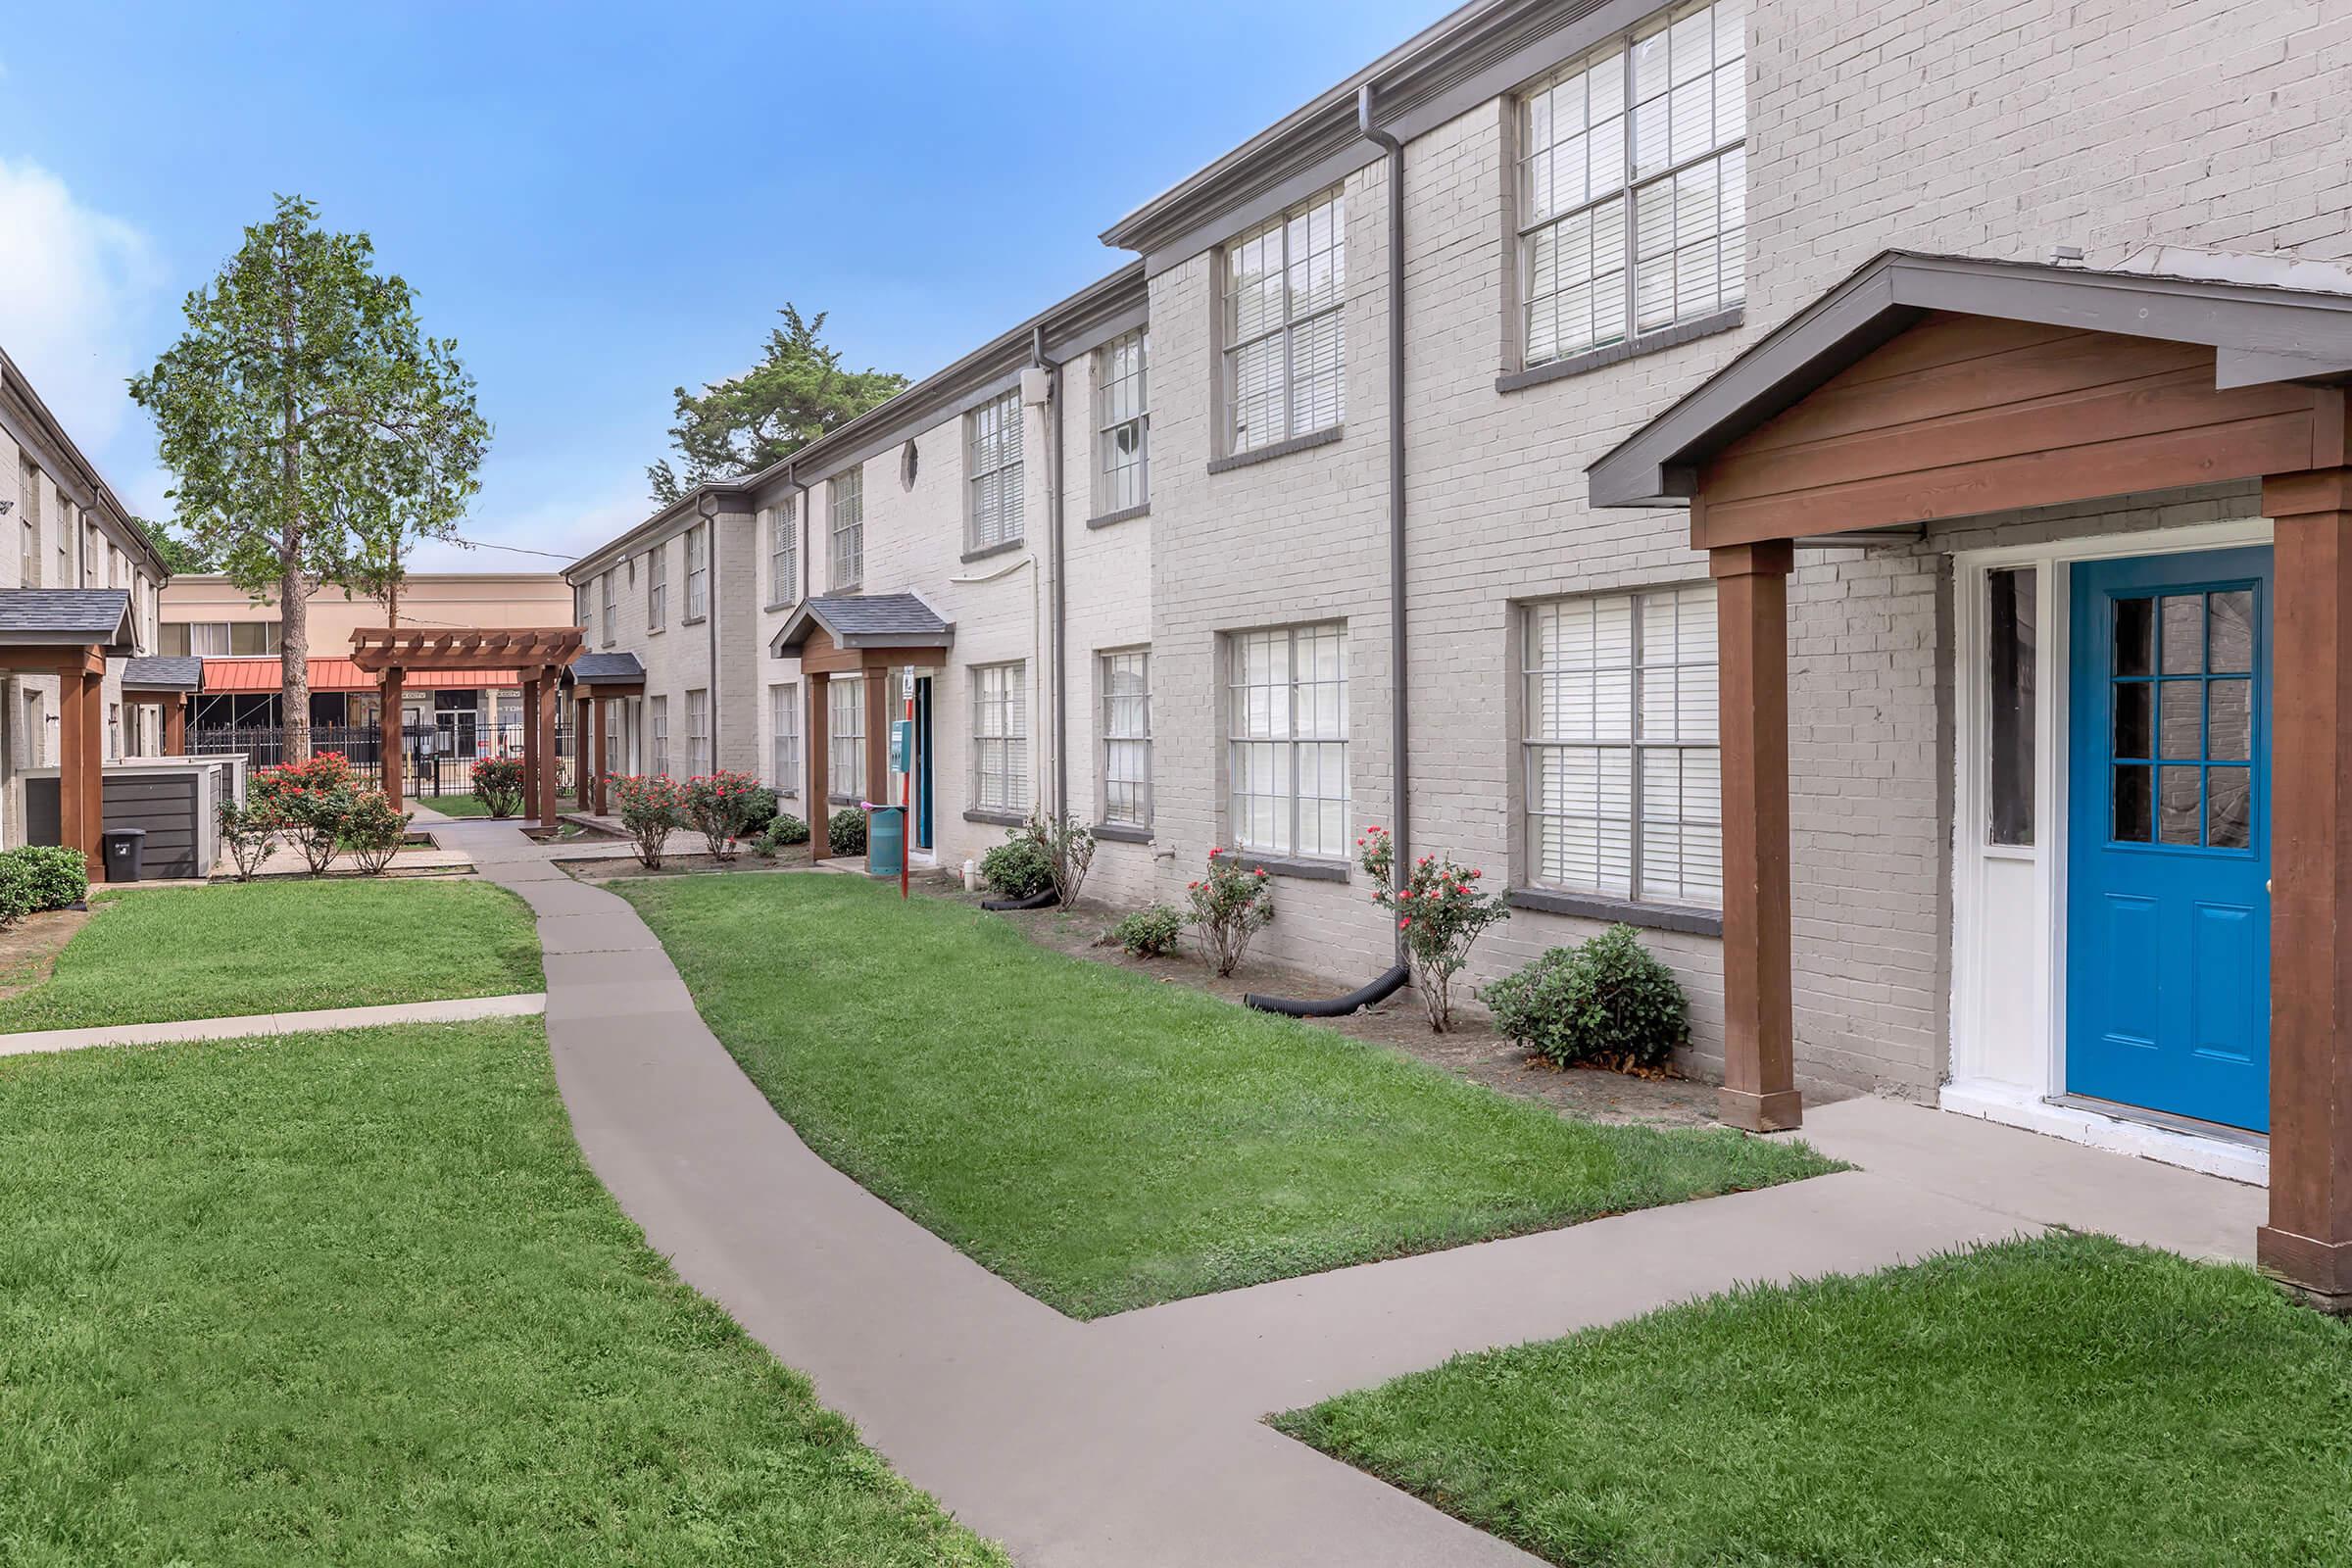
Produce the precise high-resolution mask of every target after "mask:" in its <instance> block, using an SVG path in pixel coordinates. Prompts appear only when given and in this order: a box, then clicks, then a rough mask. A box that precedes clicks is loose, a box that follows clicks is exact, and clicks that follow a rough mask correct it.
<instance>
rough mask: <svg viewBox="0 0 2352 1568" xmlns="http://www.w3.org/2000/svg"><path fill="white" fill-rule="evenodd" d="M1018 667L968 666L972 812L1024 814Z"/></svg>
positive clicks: (1025, 696) (1024, 736)
mask: <svg viewBox="0 0 2352 1568" xmlns="http://www.w3.org/2000/svg"><path fill="white" fill-rule="evenodd" d="M1026 677H1027V672H1026V671H1025V670H1024V669H1023V668H1022V666H1021V665H1020V664H1018V663H1011V664H975V665H973V666H972V809H974V810H980V811H1026V810H1027V809H1029V692H1028V681H1027V678H1026Z"/></svg>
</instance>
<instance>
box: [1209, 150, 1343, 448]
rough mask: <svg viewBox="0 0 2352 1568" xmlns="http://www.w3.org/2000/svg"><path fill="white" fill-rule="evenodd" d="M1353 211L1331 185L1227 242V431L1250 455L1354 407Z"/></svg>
mask: <svg viewBox="0 0 2352 1568" xmlns="http://www.w3.org/2000/svg"><path fill="white" fill-rule="evenodd" d="M1347 227H1348V213H1347V204H1346V199H1345V198H1344V197H1343V196H1342V195H1341V193H1340V192H1339V191H1337V190H1330V191H1326V192H1324V193H1323V194H1322V195H1320V196H1317V197H1315V198H1313V199H1312V200H1310V201H1308V202H1306V203H1304V204H1303V205H1301V206H1299V207H1297V208H1294V209H1293V210H1292V211H1291V212H1289V213H1287V214H1285V215H1284V216H1282V217H1281V218H1277V219H1275V220H1274V221H1272V222H1270V223H1267V224H1265V225H1264V226H1263V227H1261V228H1256V229H1253V230H1251V231H1250V232H1249V233H1247V234H1245V235H1243V236H1242V237H1241V238H1240V239H1237V240H1235V241H1234V242H1233V243H1231V244H1230V245H1228V246H1226V248H1225V254H1224V258H1223V261H1224V271H1225V312H1224V335H1225V367H1224V393H1225V421H1226V422H1225V431H1226V445H1227V449H1228V450H1229V451H1231V452H1236V453H1241V452H1249V451H1251V450H1253V449H1255V448H1258V447H1264V446H1271V445H1273V444H1274V443H1276V442H1278V441H1287V440H1289V439H1291V438H1292V437H1294V436H1301V435H1308V434H1311V433H1313V432H1314V431H1317V430H1323V429H1328V428H1330V427H1332V426H1334V425H1337V424H1338V423H1340V421H1341V418H1342V417H1343V416H1344V415H1345V414H1346V412H1347V410H1346V397H1347V386H1346V380H1347V374H1346V372H1347V342H1346V333H1347V328H1346V323H1345V321H1344V319H1343V316H1342V308H1343V307H1344V306H1345V305H1346V303H1347V293H1348V246H1347Z"/></svg>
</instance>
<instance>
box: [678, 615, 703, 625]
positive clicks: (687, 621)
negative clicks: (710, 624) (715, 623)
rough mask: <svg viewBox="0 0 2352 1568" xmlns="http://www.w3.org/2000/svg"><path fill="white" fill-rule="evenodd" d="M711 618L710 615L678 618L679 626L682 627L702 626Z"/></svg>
mask: <svg viewBox="0 0 2352 1568" xmlns="http://www.w3.org/2000/svg"><path fill="white" fill-rule="evenodd" d="M710 618H711V617H710V616H709V615H681V616H680V617H679V618H678V624H679V625H681V626H700V625H702V624H703V623H704V622H705V621H708V620H709V619H710Z"/></svg>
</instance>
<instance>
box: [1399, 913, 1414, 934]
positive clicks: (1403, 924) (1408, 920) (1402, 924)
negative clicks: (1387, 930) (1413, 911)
mask: <svg viewBox="0 0 2352 1568" xmlns="http://www.w3.org/2000/svg"><path fill="white" fill-rule="evenodd" d="M1412 923H1413V917H1412V916H1411V915H1409V914H1408V915H1406V916H1405V917H1404V918H1403V919H1401V920H1399V921H1397V930H1399V931H1402V930H1405V929H1407V928H1409V927H1410V926H1411V925H1412Z"/></svg>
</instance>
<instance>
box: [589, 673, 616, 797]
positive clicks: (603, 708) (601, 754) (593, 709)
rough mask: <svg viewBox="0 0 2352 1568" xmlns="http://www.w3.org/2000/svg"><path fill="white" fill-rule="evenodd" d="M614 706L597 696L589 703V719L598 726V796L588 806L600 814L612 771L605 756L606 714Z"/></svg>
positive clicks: (596, 776)
mask: <svg viewBox="0 0 2352 1568" xmlns="http://www.w3.org/2000/svg"><path fill="white" fill-rule="evenodd" d="M612 706H613V705H612V704H611V703H609V702H605V701H603V700H601V699H596V698H591V699H590V700H589V703H588V713H589V720H590V722H592V723H593V724H595V726H596V774H595V778H596V786H595V788H596V798H595V800H594V801H593V802H592V803H591V804H590V806H589V808H588V809H590V810H592V811H594V812H595V813H596V814H597V815H599V816H602V815H604V814H605V776H606V775H607V774H608V773H610V772H611V771H612V768H611V766H610V765H609V764H608V762H607V760H606V758H605V725H606V722H607V718H606V714H607V711H608V710H610V709H611V708H612Z"/></svg>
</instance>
